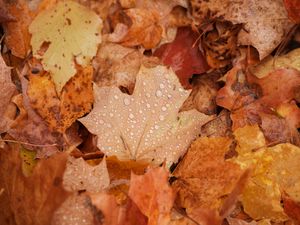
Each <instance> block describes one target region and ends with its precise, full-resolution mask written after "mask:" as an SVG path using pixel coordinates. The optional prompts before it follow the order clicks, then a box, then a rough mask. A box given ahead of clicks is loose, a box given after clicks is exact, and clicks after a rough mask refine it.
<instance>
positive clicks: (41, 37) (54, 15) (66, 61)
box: [29, 1, 102, 94]
mask: <svg viewBox="0 0 300 225" xmlns="http://www.w3.org/2000/svg"><path fill="white" fill-rule="evenodd" d="M82 18H84V20H82ZM101 29H102V20H101V19H100V18H99V17H98V16H97V14H96V13H94V12H93V11H91V10H89V9H88V8H86V7H84V6H82V5H80V4H78V3H76V2H74V1H64V2H58V3H57V4H56V5H55V6H54V8H52V9H49V10H45V11H42V12H40V13H39V14H38V15H37V17H36V18H35V19H34V20H33V21H32V23H31V24H30V26H29V32H30V33H31V34H32V38H31V42H30V43H31V46H32V51H33V55H34V57H36V58H38V59H41V61H42V64H43V67H44V69H45V70H46V71H49V72H50V74H51V76H52V77H53V81H54V83H55V86H56V90H57V92H58V94H60V92H61V90H62V88H63V86H64V85H65V84H66V83H67V81H68V80H69V79H70V78H71V77H72V76H73V75H74V74H75V73H76V68H75V62H76V63H77V64H79V65H81V66H83V67H86V66H88V64H89V63H90V61H91V59H92V58H93V57H94V56H95V55H96V52H97V47H98V44H99V43H101ZM83 33H84V35H82V34H83ZM74 60H75V61H74Z"/></svg>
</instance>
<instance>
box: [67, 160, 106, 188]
mask: <svg viewBox="0 0 300 225" xmlns="http://www.w3.org/2000/svg"><path fill="white" fill-rule="evenodd" d="M109 183H110V182H109V175H108V171H107V167H106V160H105V158H104V159H103V160H102V161H101V162H100V163H99V164H98V165H96V166H92V165H89V164H88V163H87V162H85V161H84V159H82V158H78V159H75V158H73V157H69V158H68V161H67V167H66V170H65V172H64V176H63V186H64V188H65V189H66V190H67V191H72V192H75V191H83V190H86V191H88V192H92V193H96V192H100V191H102V190H104V189H105V188H107V187H108V186H109Z"/></svg>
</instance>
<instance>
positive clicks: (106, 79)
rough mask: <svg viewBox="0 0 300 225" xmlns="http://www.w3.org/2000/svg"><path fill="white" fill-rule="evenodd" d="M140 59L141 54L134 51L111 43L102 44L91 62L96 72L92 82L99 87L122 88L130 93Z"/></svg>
mask: <svg viewBox="0 0 300 225" xmlns="http://www.w3.org/2000/svg"><path fill="white" fill-rule="evenodd" d="M142 59H143V55H142V53H141V52H139V51H138V50H136V49H133V48H127V47H123V46H122V45H119V44H113V43H106V44H103V45H101V47H100V49H99V50H98V53H97V56H96V57H95V59H94V60H93V66H94V68H95V70H96V74H95V78H94V81H95V82H96V83H97V85H98V86H99V87H102V86H114V87H124V88H126V89H127V90H128V91H129V93H132V92H133V89H134V85H135V79H136V75H137V73H138V72H139V69H140V66H141V63H142Z"/></svg>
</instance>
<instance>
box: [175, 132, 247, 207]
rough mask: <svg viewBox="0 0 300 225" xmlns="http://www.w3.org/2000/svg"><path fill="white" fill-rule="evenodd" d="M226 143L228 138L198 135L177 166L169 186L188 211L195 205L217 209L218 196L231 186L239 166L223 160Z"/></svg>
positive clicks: (219, 198)
mask: <svg viewBox="0 0 300 225" xmlns="http://www.w3.org/2000/svg"><path fill="white" fill-rule="evenodd" d="M230 144H231V140H230V139H228V138H206V137H203V138H199V139H197V140H196V141H195V142H193V143H192V145H191V148H190V149H189V150H188V152H187V154H186V155H185V157H184V159H183V161H181V162H180V164H179V165H178V166H177V168H176V170H175V171H174V176H175V177H176V178H177V179H176V180H175V181H174V183H173V186H174V188H176V190H177V191H178V199H177V201H178V203H179V204H180V206H181V207H183V208H186V210H187V212H188V213H189V212H192V211H193V210H194V209H196V208H202V209H207V210H209V209H210V210H218V209H219V208H220V206H221V205H222V198H223V197H224V196H225V195H227V194H229V193H230V192H231V191H232V190H233V188H234V186H235V184H236V183H237V181H238V178H239V176H240V175H241V169H240V167H239V165H237V164H236V163H232V162H228V161H225V158H224V157H225V154H226V152H227V151H228V150H229V147H230Z"/></svg>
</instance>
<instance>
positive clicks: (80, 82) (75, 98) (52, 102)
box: [27, 66, 94, 133]
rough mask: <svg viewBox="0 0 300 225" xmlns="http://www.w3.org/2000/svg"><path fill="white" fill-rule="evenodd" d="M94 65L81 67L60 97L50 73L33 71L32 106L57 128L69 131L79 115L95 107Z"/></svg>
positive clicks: (50, 124)
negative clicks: (93, 105) (93, 104)
mask: <svg viewBox="0 0 300 225" xmlns="http://www.w3.org/2000/svg"><path fill="white" fill-rule="evenodd" d="M92 77H93V69H92V67H91V66H89V67H86V68H81V67H78V68H77V73H76V74H75V75H74V76H73V77H72V78H71V79H70V80H69V81H68V82H67V83H66V84H65V86H64V87H63V89H62V91H61V95H60V97H59V96H58V95H57V93H56V89H55V84H54V83H53V81H52V79H51V77H50V75H49V73H47V72H45V71H40V73H39V74H36V73H34V74H33V73H32V72H31V73H30V74H29V75H28V78H29V83H28V89H27V95H28V97H29V100H30V104H31V107H32V108H33V109H34V110H35V111H36V112H38V114H39V115H40V116H41V117H42V118H43V119H44V120H45V121H46V122H47V124H48V125H49V127H50V128H51V129H52V130H53V131H58V132H61V133H63V132H65V131H66V129H67V128H68V127H70V126H71V125H72V123H74V122H75V121H76V120H77V119H78V118H79V117H82V116H83V115H85V114H86V113H87V112H89V111H90V110H91V108H92V103H93V100H94V98H93V87H92Z"/></svg>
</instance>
